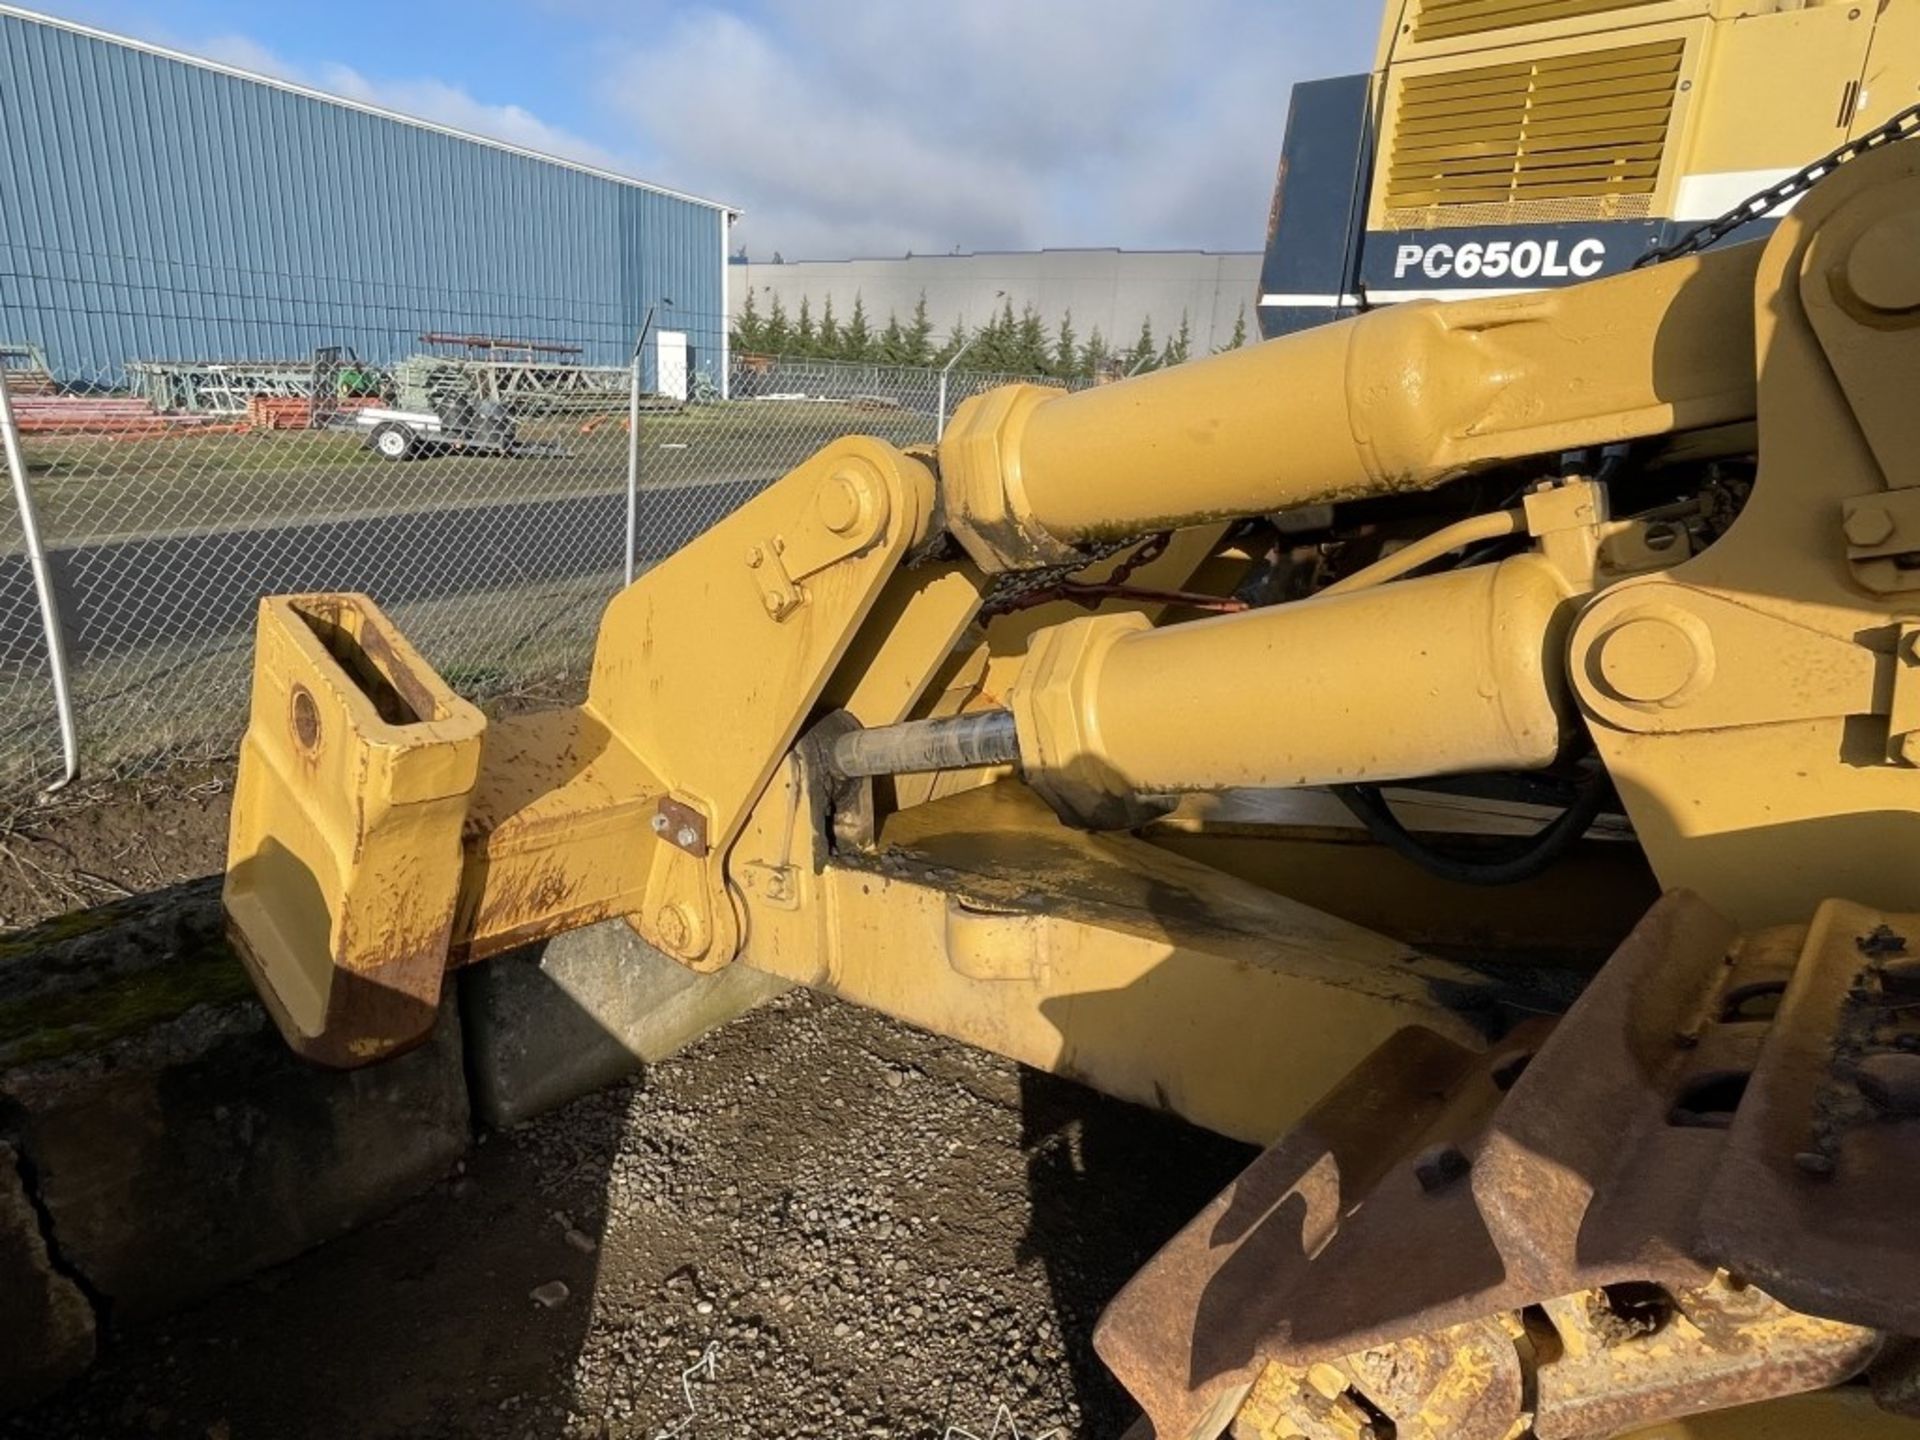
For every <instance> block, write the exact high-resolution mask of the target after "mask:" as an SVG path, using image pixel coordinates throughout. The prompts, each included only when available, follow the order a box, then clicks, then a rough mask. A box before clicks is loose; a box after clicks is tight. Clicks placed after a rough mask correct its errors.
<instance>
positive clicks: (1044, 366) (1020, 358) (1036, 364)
mask: <svg viewBox="0 0 1920 1440" xmlns="http://www.w3.org/2000/svg"><path fill="white" fill-rule="evenodd" d="M1009 303H1011V302H1009ZM1051 361H1052V356H1051V355H1050V354H1049V353H1048V351H1047V327H1046V326H1045V325H1043V324H1041V323H1040V312H1039V311H1038V310H1036V309H1034V308H1033V306H1031V305H1028V306H1027V307H1026V308H1025V309H1023V310H1022V311H1021V312H1020V326H1019V328H1018V329H1017V330H1016V331H1015V332H1014V337H1013V368H1014V369H1015V370H1016V371H1018V372H1019V373H1020V374H1022V375H1045V374H1046V373H1047V371H1048V370H1049V369H1051V368H1052V365H1051Z"/></svg>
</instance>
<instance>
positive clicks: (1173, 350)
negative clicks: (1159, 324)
mask: <svg viewBox="0 0 1920 1440" xmlns="http://www.w3.org/2000/svg"><path fill="white" fill-rule="evenodd" d="M1192 354H1193V327H1192V326H1190V325H1189V324H1188V323H1187V312H1186V311H1184V310H1182V311H1181V312H1180V329H1179V331H1178V333H1176V334H1175V335H1173V336H1172V337H1171V338H1169V339H1168V341H1167V344H1166V348H1165V349H1164V350H1162V351H1161V352H1160V363H1161V364H1162V365H1183V364H1185V363H1186V362H1187V360H1188V359H1189V358H1190V357H1191V356H1192Z"/></svg>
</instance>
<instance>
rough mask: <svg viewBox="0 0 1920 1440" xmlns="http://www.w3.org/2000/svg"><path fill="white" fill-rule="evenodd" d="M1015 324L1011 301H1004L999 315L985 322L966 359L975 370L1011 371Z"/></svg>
mask: <svg viewBox="0 0 1920 1440" xmlns="http://www.w3.org/2000/svg"><path fill="white" fill-rule="evenodd" d="M1016 329H1017V322H1016V321H1015V320H1014V318H1013V301H1012V300H1004V301H1002V302H1001V305H1000V313H999V314H998V315H996V316H994V317H993V319H991V320H989V321H988V322H987V325H986V328H985V329H984V330H982V331H981V332H980V339H979V341H978V342H977V343H975V345H974V347H973V349H972V350H970V351H968V352H967V359H968V360H970V361H971V362H972V368H973V369H975V370H1011V369H1012V368H1013V367H1014V363H1015V362H1014V334H1015V330H1016Z"/></svg>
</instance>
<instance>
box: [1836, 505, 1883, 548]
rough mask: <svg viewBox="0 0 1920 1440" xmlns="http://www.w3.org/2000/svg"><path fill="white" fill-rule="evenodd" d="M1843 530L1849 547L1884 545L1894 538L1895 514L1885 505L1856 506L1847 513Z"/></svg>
mask: <svg viewBox="0 0 1920 1440" xmlns="http://www.w3.org/2000/svg"><path fill="white" fill-rule="evenodd" d="M1842 528H1844V529H1845V531H1846V533H1847V543H1848V544H1849V545H1859V546H1863V547H1864V546H1869V545H1884V544H1886V543H1887V541H1889V540H1891V539H1892V538H1893V531H1894V524H1893V512H1892V511H1890V510H1888V509H1887V507H1886V506H1884V505H1874V504H1871V503H1869V504H1865V505H1855V506H1853V507H1852V508H1851V509H1849V510H1848V511H1847V518H1846V520H1845V521H1844V522H1843V527H1842Z"/></svg>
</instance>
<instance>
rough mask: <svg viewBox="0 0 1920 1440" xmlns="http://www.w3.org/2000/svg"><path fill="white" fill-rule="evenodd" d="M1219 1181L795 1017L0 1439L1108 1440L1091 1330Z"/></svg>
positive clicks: (786, 1003)
mask: <svg viewBox="0 0 1920 1440" xmlns="http://www.w3.org/2000/svg"><path fill="white" fill-rule="evenodd" d="M1250 1153H1251V1152H1249V1151H1248V1150H1247V1149H1246V1148H1245V1147H1243V1146H1239V1145H1236V1144H1232V1143H1230V1142H1227V1141H1223V1140H1221V1139H1219V1138H1218V1137H1215V1136H1210V1135H1207V1134H1204V1133H1202V1132H1199V1131H1196V1130H1193V1129H1191V1128H1189V1127H1187V1126H1184V1125H1182V1124H1180V1123H1178V1122H1176V1121H1172V1120H1168V1119H1165V1118H1163V1117H1159V1116H1156V1115H1152V1114H1149V1113H1147V1112H1144V1111H1141V1110H1138V1109H1135V1108H1134V1107H1131V1106H1127V1105H1122V1104H1119V1103H1117V1102H1113V1101H1109V1100H1105V1099H1103V1098H1101V1097H1099V1096H1095V1095H1093V1094H1091V1093H1090V1092H1088V1091H1085V1090H1082V1089H1080V1088H1079V1087H1077V1086H1074V1085H1071V1084H1068V1083H1066V1082H1063V1081H1060V1080H1056V1079H1053V1078H1052V1077H1049V1076H1045V1075H1040V1074H1037V1073H1035V1072H1032V1071H1028V1070H1024V1069H1022V1068H1021V1067H1019V1066H1016V1065H1014V1064H1012V1063H1010V1062H1007V1061H1003V1060H999V1059H996V1058H994V1057H991V1056H986V1055H982V1054H978V1053H975V1052H973V1051H970V1050H968V1049H966V1048H964V1047H962V1046H958V1045H954V1044H951V1043H948V1042H945V1041H941V1040H936V1039H933V1038H931V1037H928V1036H926V1035H922V1034H920V1033H918V1032H916V1031H912V1030H908V1029H906V1028H904V1027H901V1026H898V1025H895V1024H893V1023H891V1022H889V1021H886V1020H883V1019H881V1018H880V1017H878V1016H875V1015H872V1014H869V1013H866V1012H863V1011H860V1010H857V1009H854V1008H852V1007H849V1006H845V1005H841V1004H838V1003H836V1002H833V1001H829V1000H825V999H820V998H817V997H813V996H809V995H807V994H805V993H795V994H792V995H789V996H786V997H783V998H782V999H780V1000H778V1001H775V1002H773V1003H772V1004H771V1005H769V1006H766V1007H764V1008H763V1009H761V1010H760V1011H757V1012H755V1013H754V1014H752V1015H749V1016H747V1017H745V1018H744V1019H742V1020H740V1021H737V1022H735V1023H734V1024H733V1025H731V1026H729V1027H727V1028H726V1029H725V1030H723V1031H720V1032H718V1033H716V1034H714V1035H712V1036H709V1037H708V1038H707V1039H706V1040H704V1041H702V1042H701V1043H700V1044H699V1045H697V1046H695V1047H694V1048H692V1049H691V1050H689V1051H688V1052H686V1053H685V1054H684V1055H682V1056H680V1057H679V1058H677V1059H675V1060H673V1061H671V1062H668V1063H665V1064H662V1065H659V1066H656V1067H654V1068H653V1069H652V1070H651V1071H649V1073H648V1074H647V1075H646V1076H645V1077H644V1079H643V1081H641V1082H638V1083H635V1084H633V1085H630V1086H626V1087H623V1088H620V1089H617V1090H613V1091H609V1092H606V1093H604V1094H601V1095H597V1096H592V1097H589V1098H587V1099H585V1100H582V1101H580V1102H577V1103H576V1104H574V1105H572V1106H570V1107H568V1108H566V1109H565V1110H563V1111H560V1112H558V1113H556V1114H554V1115H552V1116H550V1117H547V1118H545V1119H543V1120H541V1121H539V1122H536V1123H534V1124H531V1125H528V1126H525V1127H522V1128H520V1129H518V1130H516V1131H513V1132H510V1133H506V1134H498V1135H492V1136H488V1137H485V1138H483V1140H482V1141H481V1143H480V1144H479V1145H478V1146H477V1147H476V1148H475V1149H474V1150H473V1151H472V1152H470V1154H469V1157H468V1159H467V1161H466V1162H465V1163H464V1165H463V1167H462V1170H461V1172H460V1173H458V1174H456V1175H453V1176H449V1177H448V1179H447V1180H446V1182H444V1183H443V1184H442V1185H441V1186H439V1187H438V1188H437V1189H436V1190H435V1191H434V1192H433V1193H432V1194H430V1195H428V1196H425V1197H423V1198H422V1199H420V1200H418V1201H416V1202H414V1203H412V1204H410V1205H408V1206H406V1207H404V1208H403V1209H402V1210H400V1211H399V1212H397V1213H396V1214H394V1215H393V1216H391V1217H390V1218H389V1219H388V1220H386V1221H385V1222H383V1223H381V1224H380V1225H377V1226H375V1227H372V1228H371V1229H368V1230H365V1231H362V1232H360V1233H358V1234H355V1235H350V1236H347V1237H345V1238H343V1239H341V1240H338V1241H336V1242H334V1243H333V1244H331V1245H328V1246H325V1247H323V1248H322V1249H320V1250H317V1251H314V1252H312V1253H310V1254H308V1255H307V1256H304V1257H302V1258H301V1259H299V1260H296V1261H294V1262H293V1263H291V1264H289V1265H286V1266H283V1267H281V1268H280V1269H278V1270H275V1271H272V1272H270V1273H268V1274H266V1275H264V1276H262V1277H260V1278H259V1279H257V1280H256V1281H254V1282H251V1283H249V1284H248V1285H246V1286H243V1287H240V1288H239V1289H236V1290H233V1291H230V1292H228V1293H226V1294H224V1295H221V1296H218V1297H216V1298H215V1299H213V1300H211V1301H209V1302H207V1303H206V1304H204V1305H202V1306H200V1307H198V1308H197V1309H195V1310H192V1311H189V1312H187V1313H185V1314H182V1315H179V1316H175V1317H173V1318H172V1319H170V1320H168V1321H166V1322H163V1323H159V1324H155V1325H151V1326H147V1327H144V1328H135V1329H131V1330H128V1331H126V1332H125V1333H121V1334H119V1335H117V1336H115V1337H114V1338H113V1340H112V1342H111V1344H110V1346H109V1349H108V1352H107V1354H106V1357H105V1359H104V1360H103V1363H102V1364H101V1366H100V1367H99V1368H98V1369H97V1370H96V1371H95V1373H94V1374H93V1375H92V1376H91V1377H89V1378H88V1379H87V1380H86V1381H84V1382H81V1383H80V1384H77V1385H76V1386H74V1387H71V1388H70V1389H69V1390H68V1391H67V1392H65V1393H63V1394H62V1395H60V1396H58V1397H56V1398H55V1399H54V1400H53V1401H51V1402H49V1403H47V1404H45V1405H43V1406H42V1407H40V1408H39V1409H38V1410H36V1411H32V1412H29V1413H27V1414H25V1415H23V1416H20V1417H17V1418H15V1419H14V1420H13V1421H12V1422H11V1423H10V1424H9V1423H8V1422H0V1434H4V1435H8V1436H18V1437H28V1436H32V1437H52V1436H64V1437H92V1436H106V1435H152V1436H183V1437H194V1440H252V1437H273V1440H282V1437H284V1440H323V1437H324V1440H341V1437H346V1436H352V1437H355V1440H383V1437H401V1436H406V1437H453V1436H461V1437H468V1436H472V1437H500V1440H546V1437H567V1440H574V1437H580V1440H586V1437H593V1440H613V1437H624V1436H645V1437H648V1440H656V1437H660V1436H662V1435H664V1434H666V1433H667V1432H669V1431H673V1433H674V1434H675V1435H679V1436H689V1437H708V1440H713V1437H723V1436H725V1437H755V1440H758V1437H778V1436H807V1437H812V1436H831V1437H848V1440H858V1437H876V1440H877V1437H893V1436H899V1437H921V1436H926V1437H933V1440H940V1437H943V1436H946V1435H947V1434H948V1433H949V1430H950V1427H960V1428H962V1429H964V1430H965V1431H967V1432H969V1433H971V1434H973V1435H975V1436H978V1437H980V1440H985V1437H987V1436H988V1435H989V1433H990V1432H991V1431H992V1429H993V1427H994V1425H995V1420H996V1413H997V1412H998V1410H999V1407H1001V1406H1003V1405H1004V1406H1005V1407H1006V1409H1007V1416H1008V1417H1010V1418H1011V1420H1012V1421H1013V1423H1014V1424H1015V1425H1017V1427H1018V1433H1019V1434H1020V1435H1021V1436H1025V1437H1028V1440H1034V1437H1038V1436H1041V1435H1044V1434H1046V1433H1047V1432H1049V1431H1055V1432H1057V1433H1058V1434H1059V1435H1061V1436H1080V1435H1086V1436H1098V1437H1114V1436H1118V1435H1119V1434H1120V1433H1121V1431H1122V1430H1123V1429H1124V1428H1125V1427H1126V1425H1127V1424H1128V1423H1129V1421H1130V1420H1131V1418H1132V1414H1133V1412H1132V1408H1131V1407H1130V1406H1129V1405H1128V1404H1127V1403H1126V1401H1125V1398H1124V1396H1123V1395H1122V1394H1121V1393H1120V1392H1119V1390H1118V1389H1117V1387H1116V1386H1115V1385H1114V1384H1113V1382H1112V1381H1111V1380H1110V1379H1109V1378H1108V1377H1107V1376H1106V1374H1105V1372H1104V1371H1103V1370H1102V1368H1101V1367H1100V1364H1099V1361H1098V1360H1097V1358H1096V1357H1095V1356H1094V1355H1093V1352H1092V1348H1091V1343H1090V1336H1091V1333H1092V1327H1093V1324H1094V1321H1095V1320H1096V1319H1097V1317H1098V1315H1099V1313H1100V1310H1101V1308H1102V1306H1103V1305H1104V1304H1105V1303H1106V1301H1107V1300H1108V1299H1109V1298H1110V1297H1111V1296H1112V1294H1113V1293H1114V1291H1115V1290H1117V1289H1118V1288H1119V1286H1120V1285H1121V1284H1122V1283H1123V1282H1124V1281H1125V1279H1126V1278H1127V1276H1128V1275H1129V1274H1131V1273H1132V1271H1133V1270H1134V1269H1135V1268H1136V1267H1137V1266H1138V1265H1139V1264H1140V1263H1141V1262H1143V1261H1144V1260H1145V1259H1146V1258H1147V1256H1148V1255H1150V1254H1151V1253H1152V1251H1153V1250H1154V1249H1155V1248H1156V1247H1157V1246H1158V1245H1159V1244H1160V1243H1161V1242H1162V1241H1163V1240H1165V1239H1166V1238H1167V1237H1168V1236H1170V1235H1171V1234H1172V1233H1173V1232H1174V1231H1175V1230H1176V1229H1178V1228H1179V1226H1180V1225H1181V1224H1182V1223H1183V1222H1184V1221H1185V1220H1186V1219H1187V1218H1188V1217H1189V1216H1190V1215H1191V1214H1192V1213H1193V1212H1194V1211H1195V1210H1196V1209H1197V1208H1198V1207H1199V1206H1200V1205H1201V1204H1203V1203H1204V1202H1205V1200H1206V1199H1207V1198H1208V1197H1209V1196H1210V1195H1212V1194H1213V1193H1214V1192H1215V1191H1216V1190H1217V1189H1219V1188H1220V1186H1222V1185H1223V1184H1225V1183H1226V1182H1227V1181H1228V1180H1229V1179H1231V1178H1232V1176H1233V1175H1234V1174H1235V1173H1236V1172H1237V1171H1238V1169H1239V1168H1240V1167H1241V1166H1242V1165H1243V1164H1245V1163H1246V1161H1247V1160H1248V1159H1249V1158H1250ZM704 1356H711V1368H710V1370H707V1369H699V1370H696V1371H695V1372H694V1373H693V1374H692V1376H691V1377H690V1378H685V1372H687V1371H688V1369H689V1367H690V1366H695V1365H696V1362H699V1361H701V1360H702V1357H704ZM683 1380H684V1383H685V1385H687V1386H688V1387H689V1388H690V1390H691V1394H692V1397H693V1404H694V1411H693V1418H692V1419H691V1421H689V1420H688V1410H687V1407H686V1405H685V1403H684V1401H683V1397H682V1386H683ZM676 1425H679V1426H680V1427H681V1428H679V1429H678V1430H677V1431H674V1430H673V1427H675V1426H676ZM955 1440H957V1432H955ZM999 1440H1011V1436H1010V1434H1009V1431H1008V1430H1007V1428H1006V1427H1005V1424H1004V1423H1003V1424H1002V1425H1001V1428H1000V1432H999Z"/></svg>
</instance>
